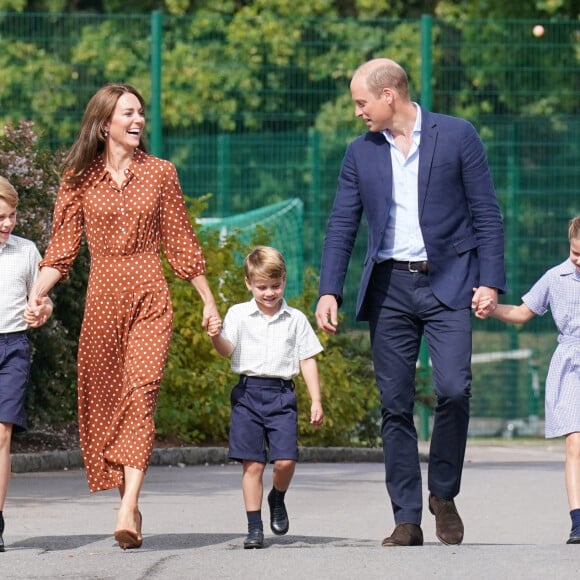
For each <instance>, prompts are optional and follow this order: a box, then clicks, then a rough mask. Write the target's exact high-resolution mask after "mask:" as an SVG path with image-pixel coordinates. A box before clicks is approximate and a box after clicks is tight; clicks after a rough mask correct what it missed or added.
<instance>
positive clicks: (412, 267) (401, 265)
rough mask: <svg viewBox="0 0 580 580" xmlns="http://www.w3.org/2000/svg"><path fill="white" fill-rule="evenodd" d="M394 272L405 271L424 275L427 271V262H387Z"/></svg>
mask: <svg viewBox="0 0 580 580" xmlns="http://www.w3.org/2000/svg"><path fill="white" fill-rule="evenodd" d="M389 262H390V263H391V264H392V266H393V269H394V270H406V271H407V272H415V273H419V272H420V273H422V274H426V273H427V272H428V271H429V262H427V260H422V261H421V262H406V261H404V262H401V261H399V260H389Z"/></svg>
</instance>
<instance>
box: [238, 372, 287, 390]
mask: <svg viewBox="0 0 580 580" xmlns="http://www.w3.org/2000/svg"><path fill="white" fill-rule="evenodd" d="M240 383H242V384H244V385H247V384H248V383H250V384H252V383H254V384H261V385H264V386H265V387H279V388H281V389H292V390H294V381H288V380H286V379H279V378H277V377H254V376H252V375H240Z"/></svg>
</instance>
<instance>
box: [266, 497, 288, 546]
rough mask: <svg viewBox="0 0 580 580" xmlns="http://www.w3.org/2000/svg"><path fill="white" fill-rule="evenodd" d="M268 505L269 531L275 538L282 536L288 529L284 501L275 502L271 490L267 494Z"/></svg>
mask: <svg viewBox="0 0 580 580" xmlns="http://www.w3.org/2000/svg"><path fill="white" fill-rule="evenodd" d="M268 505H269V506H270V529H271V530H272V531H273V532H274V533H275V534H276V535H277V536H283V535H284V534H286V533H287V532H288V530H289V529H290V520H289V519H288V512H287V511H286V506H285V505H284V500H282V501H277V500H276V498H275V497H274V489H273V488H272V490H271V491H270V493H269V494H268Z"/></svg>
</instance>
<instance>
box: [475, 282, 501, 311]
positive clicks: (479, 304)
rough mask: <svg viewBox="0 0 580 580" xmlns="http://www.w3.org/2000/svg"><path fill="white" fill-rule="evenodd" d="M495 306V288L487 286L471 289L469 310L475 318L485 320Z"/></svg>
mask: <svg viewBox="0 0 580 580" xmlns="http://www.w3.org/2000/svg"><path fill="white" fill-rule="evenodd" d="M496 306H497V288H490V287H489V286H480V287H479V288H474V289H473V298H472V299H471V309H472V310H473V312H474V313H475V316H476V318H482V319H485V318H487V317H488V316H489V315H490V314H491V313H492V312H493V311H494V310H495V307H496Z"/></svg>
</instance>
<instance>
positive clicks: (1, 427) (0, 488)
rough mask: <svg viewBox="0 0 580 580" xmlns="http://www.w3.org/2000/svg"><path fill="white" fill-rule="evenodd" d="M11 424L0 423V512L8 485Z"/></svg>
mask: <svg viewBox="0 0 580 580" xmlns="http://www.w3.org/2000/svg"><path fill="white" fill-rule="evenodd" d="M11 439H12V423H0V511H2V510H3V509H4V502H5V501H6V494H7V493H8V484H9V483H10V441H11Z"/></svg>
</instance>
